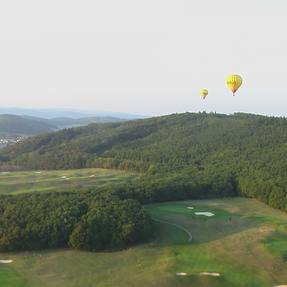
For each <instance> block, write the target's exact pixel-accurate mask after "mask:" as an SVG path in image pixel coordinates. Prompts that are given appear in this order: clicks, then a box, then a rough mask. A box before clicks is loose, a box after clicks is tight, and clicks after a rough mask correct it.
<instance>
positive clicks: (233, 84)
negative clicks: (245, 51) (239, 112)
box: [226, 75, 242, 96]
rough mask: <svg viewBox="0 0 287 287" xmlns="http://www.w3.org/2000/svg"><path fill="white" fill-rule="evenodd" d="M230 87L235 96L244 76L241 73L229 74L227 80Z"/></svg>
mask: <svg viewBox="0 0 287 287" xmlns="http://www.w3.org/2000/svg"><path fill="white" fill-rule="evenodd" d="M226 83H227V87H228V89H229V90H230V91H231V92H232V93H233V96H235V93H236V91H237V90H238V89H239V88H240V86H241V85H242V78H241V76H239V75H229V76H228V77H227V80H226Z"/></svg>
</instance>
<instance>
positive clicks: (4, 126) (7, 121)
mask: <svg viewBox="0 0 287 287" xmlns="http://www.w3.org/2000/svg"><path fill="white" fill-rule="evenodd" d="M120 121H124V120H123V119H119V118H114V117H87V118H79V119H74V118H53V119H45V118H39V117H32V116H27V115H24V116H18V115H8V114H7V115H1V114H0V139H1V138H11V137H12V138H13V137H16V136H25V137H27V136H34V135H38V134H43V133H48V132H53V131H57V130H60V129H64V128H71V127H77V126H83V125H88V124H90V123H107V122H120Z"/></svg>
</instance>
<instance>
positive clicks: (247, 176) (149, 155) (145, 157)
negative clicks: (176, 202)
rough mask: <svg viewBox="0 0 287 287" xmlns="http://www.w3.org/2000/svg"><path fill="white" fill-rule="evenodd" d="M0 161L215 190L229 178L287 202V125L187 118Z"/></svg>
mask: <svg viewBox="0 0 287 287" xmlns="http://www.w3.org/2000/svg"><path fill="white" fill-rule="evenodd" d="M0 158H1V159H2V166H9V165H17V166H20V167H22V168H30V169H61V168H64V169H65V168H79V167H90V166H93V167H107V168H120V169H130V170H136V171H141V172H144V173H145V174H147V175H153V174H154V175H159V174H160V175H161V177H163V175H167V174H168V175H169V177H170V176H171V175H172V176H174V177H178V176H180V177H181V178H185V180H186V179H188V181H189V182H192V184H193V185H196V184H197V183H198V182H201V183H202V182H204V183H206V184H207V185H208V184H212V185H213V186H214V185H216V184H217V183H218V180H220V178H223V180H222V181H223V182H224V184H225V185H226V186H227V185H230V184H231V185H232V186H233V187H232V188H233V189H234V186H235V185H236V186H237V188H239V189H240V191H241V192H243V193H245V194H248V195H250V196H256V197H259V198H261V199H263V200H264V201H267V202H268V203H269V200H271V201H272V200H273V197H274V201H276V202H277V201H280V200H279V199H277V197H280V198H281V199H282V197H284V200H285V201H284V202H286V186H287V182H286V178H287V160H286V158H287V119H285V118H275V117H265V116H258V115H251V114H234V115H222V114H207V113H185V114H173V115H169V116H163V117H156V118H149V119H144V120H136V121H130V122H123V123H112V124H93V125H89V126H86V127H80V128H74V129H68V130H63V131H60V132H56V133H51V134H46V135H41V136H37V137H34V138H31V139H28V140H26V141H24V142H22V143H20V144H17V145H15V146H11V147H8V148H6V149H4V150H3V151H1V153H0ZM235 183H236V184H235ZM218 184H219V183H218ZM222 185H223V184H222V182H221V183H220V184H219V186H222ZM228 188H229V187H228ZM273 190H274V194H273V193H272V192H273ZM275 190H277V191H276V192H275ZM270 196H271V198H269V197H270ZM265 197H266V198H265ZM275 197H276V198H275ZM281 201H282V200H281ZM282 202H283V201H282ZM270 204H271V205H275V204H272V202H271V203H270ZM282 204H283V203H282ZM276 206H277V203H276ZM280 208H283V207H282V206H280Z"/></svg>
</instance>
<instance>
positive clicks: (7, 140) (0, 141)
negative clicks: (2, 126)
mask: <svg viewBox="0 0 287 287" xmlns="http://www.w3.org/2000/svg"><path fill="white" fill-rule="evenodd" d="M25 138H26V136H15V137H12V136H10V137H6V136H1V135H0V148H3V147H5V146H7V145H10V144H15V143H18V142H20V141H22V140H24V139H25Z"/></svg>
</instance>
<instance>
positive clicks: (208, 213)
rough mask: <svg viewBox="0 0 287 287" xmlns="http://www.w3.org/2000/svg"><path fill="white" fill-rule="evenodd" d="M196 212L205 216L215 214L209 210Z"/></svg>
mask: <svg viewBox="0 0 287 287" xmlns="http://www.w3.org/2000/svg"><path fill="white" fill-rule="evenodd" d="M194 214H195V215H204V216H208V217H210V216H214V213H212V212H208V211H200V212H195V213H194Z"/></svg>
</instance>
